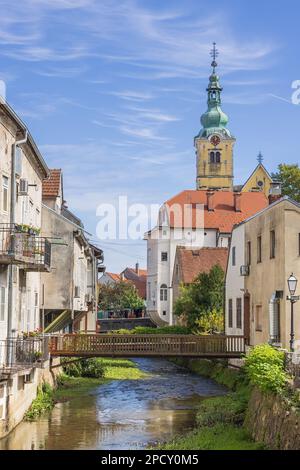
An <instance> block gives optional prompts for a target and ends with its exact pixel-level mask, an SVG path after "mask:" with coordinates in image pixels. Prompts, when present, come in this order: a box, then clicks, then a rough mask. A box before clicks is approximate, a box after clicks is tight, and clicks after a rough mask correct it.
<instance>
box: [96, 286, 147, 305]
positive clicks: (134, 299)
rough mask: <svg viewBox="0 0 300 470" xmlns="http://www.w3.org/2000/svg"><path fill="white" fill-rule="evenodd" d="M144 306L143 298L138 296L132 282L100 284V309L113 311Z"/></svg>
mask: <svg viewBox="0 0 300 470" xmlns="http://www.w3.org/2000/svg"><path fill="white" fill-rule="evenodd" d="M143 307H144V300H143V299H142V298H141V297H140V296H139V294H138V292H137V290H136V289H135V287H134V285H133V284H130V283H128V282H116V283H115V284H100V287H99V308H100V310H113V311H115V312H118V311H121V310H125V309H129V310H138V309H141V308H143Z"/></svg>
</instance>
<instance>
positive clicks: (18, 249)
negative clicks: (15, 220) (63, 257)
mask: <svg viewBox="0 0 300 470" xmlns="http://www.w3.org/2000/svg"><path fill="white" fill-rule="evenodd" d="M0 264H19V265H24V267H25V268H26V269H28V270H33V271H36V270H37V271H38V270H46V271H47V270H49V269H50V265H51V243H50V242H49V240H48V239H47V238H45V237H39V236H38V235H36V234H35V233H34V232H33V231H32V232H31V231H30V230H29V231H27V232H24V231H22V229H21V227H20V226H18V225H15V224H0Z"/></svg>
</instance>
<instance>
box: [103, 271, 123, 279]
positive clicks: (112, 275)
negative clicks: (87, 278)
mask: <svg viewBox="0 0 300 470" xmlns="http://www.w3.org/2000/svg"><path fill="white" fill-rule="evenodd" d="M105 274H107V276H109V277H111V278H112V280H113V281H116V282H119V281H121V277H120V274H116V273H109V272H107V271H106V272H105Z"/></svg>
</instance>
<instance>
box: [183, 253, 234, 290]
mask: <svg viewBox="0 0 300 470" xmlns="http://www.w3.org/2000/svg"><path fill="white" fill-rule="evenodd" d="M227 257H228V248H200V249H196V250H193V249H190V248H186V247H183V246H178V247H177V252H176V258H177V260H178V265H179V273H181V279H180V281H181V282H183V283H184V284H190V283H191V282H193V280H194V279H195V278H196V277H197V276H198V274H199V273H208V272H209V271H210V270H211V268H212V267H213V266H215V265H216V264H218V265H219V266H221V268H222V269H223V271H224V272H225V270H226V265H227Z"/></svg>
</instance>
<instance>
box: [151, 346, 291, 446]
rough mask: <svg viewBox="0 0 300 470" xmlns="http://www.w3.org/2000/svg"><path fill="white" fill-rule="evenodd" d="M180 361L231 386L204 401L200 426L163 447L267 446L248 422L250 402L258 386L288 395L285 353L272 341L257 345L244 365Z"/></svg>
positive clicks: (192, 360) (197, 371)
mask: <svg viewBox="0 0 300 470" xmlns="http://www.w3.org/2000/svg"><path fill="white" fill-rule="evenodd" d="M174 361H175V362H176V363H177V364H178V365H181V366H184V367H187V368H188V369H189V370H192V371H193V372H195V373H197V374H199V375H202V376H204V377H209V378H211V379H214V380H215V381H216V382H218V383H220V384H222V385H225V386H226V387H227V388H228V389H229V393H228V395H226V396H221V397H213V398H207V399H205V400H203V402H202V403H201V404H200V406H199V409H198V412H197V417H196V423H197V425H196V429H195V430H194V431H192V432H191V433H189V434H188V435H185V436H184V437H180V436H179V437H177V438H175V439H174V440H172V441H171V442H169V443H165V444H162V445H160V446H159V448H160V449H176V450H189V449H195V450H196V449H199V450H200V449H209V450H223V449H227V450H231V449H232V450H251V449H263V448H265V447H264V445H263V444H262V443H257V442H254V441H253V440H252V439H251V436H250V434H249V432H248V431H247V429H246V428H245V426H244V422H245V417H246V413H247V409H248V403H249V400H250V396H251V393H252V390H253V387H257V388H258V389H260V390H261V391H262V392H264V393H268V394H277V395H278V394H280V395H282V394H284V395H286V396H287V395H288V394H289V392H288V389H289V387H288V383H289V376H288V374H287V373H286V372H285V371H284V354H283V352H281V351H278V350H276V349H275V348H273V347H271V346H270V345H267V344H264V345H259V346H256V347H254V348H253V349H252V350H251V351H250V354H249V355H248V356H247V357H246V358H245V365H244V366H243V367H242V368H241V369H234V368H228V367H227V364H226V362H221V361H219V362H215V361H209V360H199V359H191V360H189V359H176V360H174Z"/></svg>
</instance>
